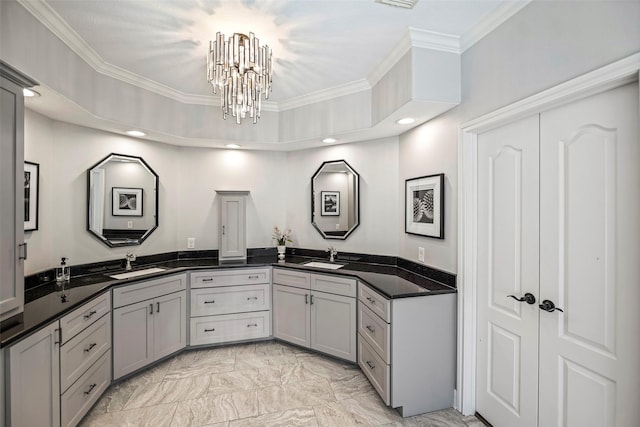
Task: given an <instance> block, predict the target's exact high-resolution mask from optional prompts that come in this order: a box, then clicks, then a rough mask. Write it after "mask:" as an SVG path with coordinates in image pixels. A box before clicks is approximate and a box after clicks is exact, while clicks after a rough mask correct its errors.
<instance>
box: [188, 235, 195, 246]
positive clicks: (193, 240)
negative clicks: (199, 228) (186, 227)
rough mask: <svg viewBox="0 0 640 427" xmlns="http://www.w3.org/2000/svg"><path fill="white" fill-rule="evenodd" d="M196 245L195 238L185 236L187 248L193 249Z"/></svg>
mask: <svg viewBox="0 0 640 427" xmlns="http://www.w3.org/2000/svg"><path fill="white" fill-rule="evenodd" d="M195 247H196V238H195V237H189V238H187V249H193V248H195Z"/></svg>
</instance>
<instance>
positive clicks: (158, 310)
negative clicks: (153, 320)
mask: <svg viewBox="0 0 640 427" xmlns="http://www.w3.org/2000/svg"><path fill="white" fill-rule="evenodd" d="M156 313H160V302H157V303H156Z"/></svg>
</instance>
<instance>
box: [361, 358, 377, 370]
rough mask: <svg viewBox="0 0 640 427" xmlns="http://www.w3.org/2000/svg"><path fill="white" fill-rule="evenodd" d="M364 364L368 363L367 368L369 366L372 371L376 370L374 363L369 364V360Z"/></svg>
mask: <svg viewBox="0 0 640 427" xmlns="http://www.w3.org/2000/svg"><path fill="white" fill-rule="evenodd" d="M364 363H366V364H367V366H368V367H369V368H370V369H376V365H374V364H373V363H371V362H369V361H368V360H367V361H366V362H364Z"/></svg>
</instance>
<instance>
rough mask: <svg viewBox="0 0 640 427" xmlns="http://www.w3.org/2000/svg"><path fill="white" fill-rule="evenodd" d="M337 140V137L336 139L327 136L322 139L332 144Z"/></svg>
mask: <svg viewBox="0 0 640 427" xmlns="http://www.w3.org/2000/svg"><path fill="white" fill-rule="evenodd" d="M336 141H337V139H335V138H325V139H323V140H322V142H324V143H325V144H332V143H334V142H336Z"/></svg>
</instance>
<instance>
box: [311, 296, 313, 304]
mask: <svg viewBox="0 0 640 427" xmlns="http://www.w3.org/2000/svg"><path fill="white" fill-rule="evenodd" d="M311 305H313V294H312V295H311Z"/></svg>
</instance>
